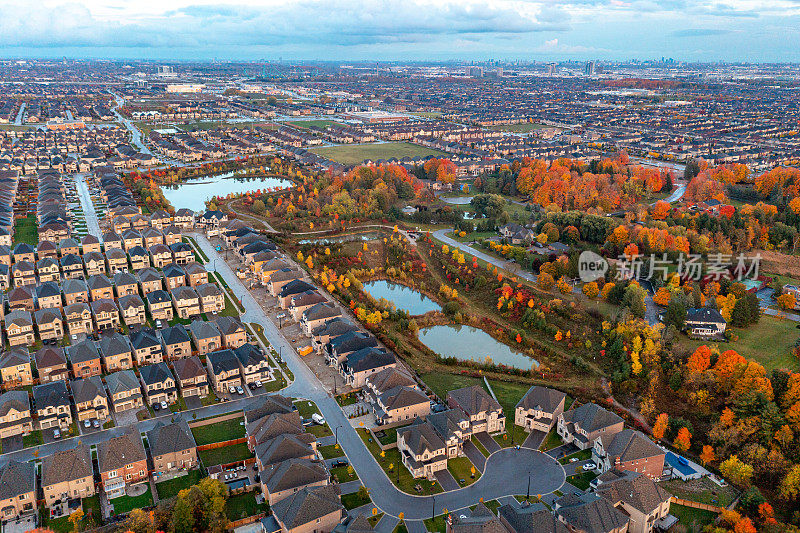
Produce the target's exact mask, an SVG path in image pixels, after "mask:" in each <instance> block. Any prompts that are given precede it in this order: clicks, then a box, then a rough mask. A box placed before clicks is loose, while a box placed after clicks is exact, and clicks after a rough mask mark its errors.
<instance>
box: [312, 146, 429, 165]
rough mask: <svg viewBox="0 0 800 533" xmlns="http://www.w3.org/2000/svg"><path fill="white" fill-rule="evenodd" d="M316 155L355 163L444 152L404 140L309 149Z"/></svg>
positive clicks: (344, 163)
mask: <svg viewBox="0 0 800 533" xmlns="http://www.w3.org/2000/svg"><path fill="white" fill-rule="evenodd" d="M310 151H311V152H314V153H316V154H318V155H321V156H323V157H327V158H328V159H332V160H333V161H336V162H338V163H341V164H343V165H355V164H357V163H361V162H362V161H364V160H365V159H373V160H375V159H391V158H393V157H396V158H398V159H400V158H403V157H425V156H428V155H432V156H437V157H438V156H443V155H445V154H444V153H442V152H440V151H438V150H432V149H430V148H425V147H424V146H419V145H417V144H412V143H406V142H389V143H380V144H355V145H346V144H343V145H339V146H326V147H324V148H312V149H311V150H310Z"/></svg>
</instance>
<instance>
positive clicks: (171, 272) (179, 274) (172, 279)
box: [164, 263, 186, 291]
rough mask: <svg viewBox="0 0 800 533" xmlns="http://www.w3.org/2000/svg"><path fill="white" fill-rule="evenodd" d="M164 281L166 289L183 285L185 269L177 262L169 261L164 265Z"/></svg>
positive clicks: (184, 283)
mask: <svg viewBox="0 0 800 533" xmlns="http://www.w3.org/2000/svg"><path fill="white" fill-rule="evenodd" d="M164 281H165V282H166V283H167V290H168V291H171V290H172V289H175V288H177V287H183V286H185V285H186V271H185V270H183V268H182V267H180V266H178V265H177V264H175V263H170V264H168V265H167V266H165V267H164Z"/></svg>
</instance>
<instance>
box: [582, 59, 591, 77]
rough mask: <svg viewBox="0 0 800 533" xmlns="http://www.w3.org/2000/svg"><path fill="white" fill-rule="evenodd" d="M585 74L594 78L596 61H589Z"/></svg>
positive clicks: (584, 70)
mask: <svg viewBox="0 0 800 533" xmlns="http://www.w3.org/2000/svg"><path fill="white" fill-rule="evenodd" d="M583 73H584V74H586V75H587V76H594V61H587V62H586V66H585V67H584V69H583Z"/></svg>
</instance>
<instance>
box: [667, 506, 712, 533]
mask: <svg viewBox="0 0 800 533" xmlns="http://www.w3.org/2000/svg"><path fill="white" fill-rule="evenodd" d="M669 512H670V514H673V515H675V516H676V517H677V518H678V523H679V524H680V525H682V526H683V527H685V528H686V531H687V532H692V533H699V532H700V531H702V530H703V528H704V527H705V526H706V525H707V524H713V523H714V520H716V518H717V513H713V512H711V511H706V510H703V509H695V508H693V507H686V506H683V505H678V504H675V503H673V504H672V505H670V507H669Z"/></svg>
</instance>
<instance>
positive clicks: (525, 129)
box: [487, 122, 551, 133]
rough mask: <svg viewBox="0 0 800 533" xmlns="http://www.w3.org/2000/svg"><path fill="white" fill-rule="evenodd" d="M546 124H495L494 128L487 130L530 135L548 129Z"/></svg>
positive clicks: (490, 127)
mask: <svg viewBox="0 0 800 533" xmlns="http://www.w3.org/2000/svg"><path fill="white" fill-rule="evenodd" d="M550 127H551V126H547V125H546V124H537V123H535V122H523V123H521V124H497V125H496V126H489V127H488V128H487V129H490V130H493V131H510V132H512V133H530V132H532V131H536V130H543V129H545V128H550Z"/></svg>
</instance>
